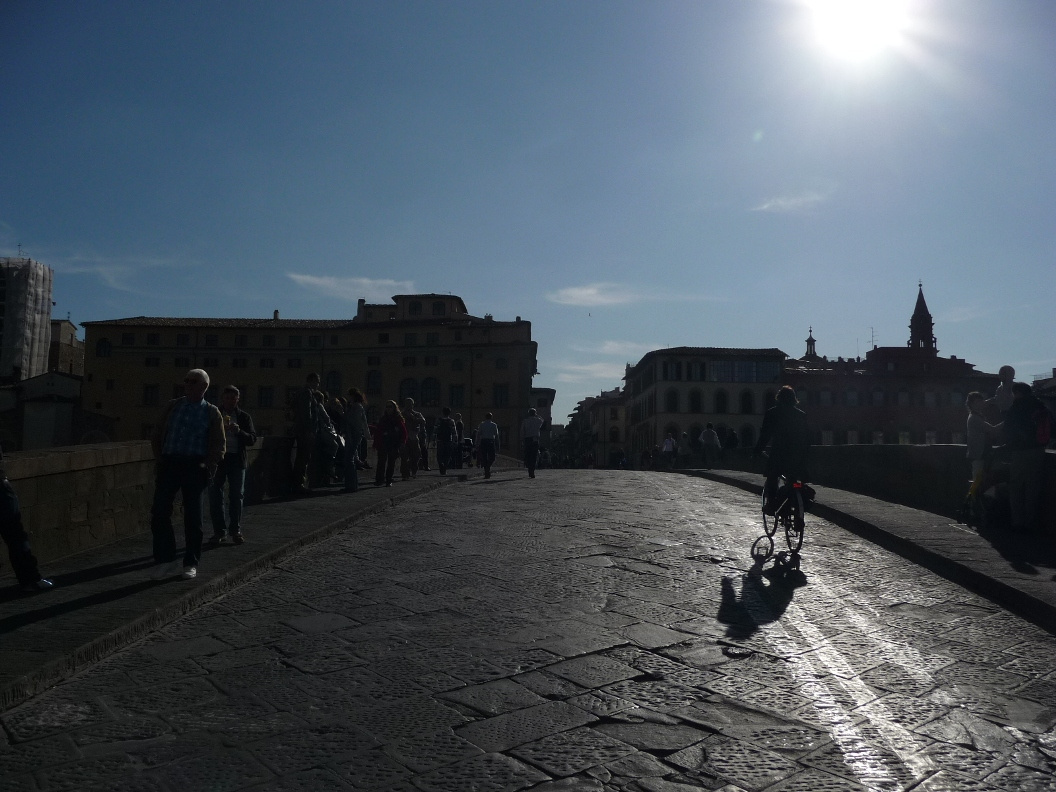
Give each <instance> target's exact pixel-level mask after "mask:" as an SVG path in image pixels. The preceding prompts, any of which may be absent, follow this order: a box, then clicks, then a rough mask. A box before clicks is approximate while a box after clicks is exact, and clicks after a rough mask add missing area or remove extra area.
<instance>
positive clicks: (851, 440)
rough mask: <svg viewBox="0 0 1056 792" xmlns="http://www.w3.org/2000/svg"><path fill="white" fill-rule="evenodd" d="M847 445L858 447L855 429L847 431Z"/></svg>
mask: <svg viewBox="0 0 1056 792" xmlns="http://www.w3.org/2000/svg"><path fill="white" fill-rule="evenodd" d="M847 444H848V445H858V430H857V429H848V430H847Z"/></svg>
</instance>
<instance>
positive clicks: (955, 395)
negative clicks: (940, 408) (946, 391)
mask: <svg viewBox="0 0 1056 792" xmlns="http://www.w3.org/2000/svg"><path fill="white" fill-rule="evenodd" d="M950 406H951V407H963V406H964V394H963V393H961V392H960V391H951V392H950Z"/></svg>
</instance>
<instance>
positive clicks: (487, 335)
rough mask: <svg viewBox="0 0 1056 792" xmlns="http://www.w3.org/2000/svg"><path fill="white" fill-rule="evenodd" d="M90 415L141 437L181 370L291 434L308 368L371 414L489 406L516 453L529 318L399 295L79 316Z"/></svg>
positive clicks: (531, 364)
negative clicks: (410, 405) (386, 407)
mask: <svg viewBox="0 0 1056 792" xmlns="http://www.w3.org/2000/svg"><path fill="white" fill-rule="evenodd" d="M83 327H84V328H85V382H84V394H83V403H84V407H85V409H87V410H91V411H93V412H95V413H101V414H103V415H107V416H110V417H112V418H113V419H114V420H115V421H117V429H116V430H115V433H116V435H117V436H115V437H114V438H112V439H114V440H132V439H142V438H145V437H149V436H150V434H151V433H152V432H153V428H154V424H155V422H156V420H157V418H158V415H159V413H160V411H161V409H162V407H163V406H164V404H165V402H166V401H167V400H169V399H172V398H174V397H177V396H181V395H182V394H183V384H182V383H183V375H184V374H185V373H186V371H187V370H188V369H191V368H203V369H205V370H206V371H208V372H209V376H210V378H211V380H212V385H211V388H210V391H209V393H208V394H207V398H210V399H215V398H216V397H217V395H218V394H219V392H220V390H221V389H222V388H223V387H224V386H225V385H228V384H233V385H236V386H237V387H238V388H239V389H240V390H241V392H242V404H243V406H244V407H245V408H246V409H247V410H248V411H249V412H251V413H252V414H253V418H254V421H255V422H256V425H257V428H258V431H259V432H260V433H261V434H280V435H281V434H288V433H289V427H288V425H287V423H288V422H287V411H286V407H287V404H288V401H289V399H290V397H291V396H292V394H293V392H294V391H296V390H297V389H298V388H301V387H303V386H304V383H305V379H306V378H307V375H308V374H309V373H311V372H315V373H318V374H319V376H320V377H321V379H322V384H321V388H322V390H324V391H326V392H327V393H328V394H330V395H331V396H337V395H342V396H344V395H346V394H347V392H348V389H349V388H350V387H353V386H355V387H358V388H359V389H360V390H362V391H363V392H364V393H365V394H366V397H367V401H368V417H370V418H371V419H373V418H375V417H376V416H377V415H379V414H380V410H381V407H382V405H383V404H384V402H385V401H387V400H389V399H393V400H395V401H397V402H398V403H399V404H400V406H401V408H402V406H403V401H404V399H406V398H408V397H410V398H413V399H414V400H415V403H416V404H417V406H418V409H419V410H421V412H422V413H423V414H424V415H425V416H426V417H427V419H430V420H433V419H435V418H436V417H438V416H439V414H440V408H441V407H444V406H449V407H451V409H452V410H453V411H454V412H459V413H461V414H462V418H463V421H464V422H465V424H466V427H467V431H468V430H469V429H470V428H475V427H476V426H477V425H478V424H479V423H480V422H481V421H482V420H483V419H484V414H485V413H487V412H491V413H493V414H494V416H495V417H494V420H495V422H496V423H497V424H498V425H499V428H500V432H501V446H502V450H503V451H504V452H507V453H515V454H519V453H520V437H519V431H518V430H519V426H520V420H521V419H522V418H523V417H524V415H525V414H526V413H527V411H528V407H529V406H531V404H530V399H531V389H532V377H533V376H534V375H535V373H536V355H537V344H536V342H534V341H533V340H532V329H531V323H530V322H527V321H524V320H522V319H521V318H520V317H517V318H516V319H515V320H514V321H512V322H508V321H495V320H494V319H493V318H492V317H491V316H490V315H485V316H484V317H476V316H471V315H470V314H469V313H468V311H467V309H466V305H465V303H464V302H463V301H462V299H461V298H460V297H456V296H453V295H441V294H410V295H397V296H395V297H394V298H393V302H392V303H391V304H388V303H386V304H368V303H367V302H366V301H364V300H360V301H359V304H358V308H357V312H356V316H355V318H353V319H334V320H315V319H282V318H280V317H279V312H278V311H276V312H275V314H274V316H273V317H272V318H271V319H200V318H194V319H191V318H167V317H133V318H129V319H115V320H108V321H100V322H85V323H84V324H83Z"/></svg>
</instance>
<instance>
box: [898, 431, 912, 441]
mask: <svg viewBox="0 0 1056 792" xmlns="http://www.w3.org/2000/svg"><path fill="white" fill-rule="evenodd" d="M910 442H911V440H910V436H909V432H908V431H906V430H905V429H903V430H902V431H900V432H899V433H898V444H899V445H910Z"/></svg>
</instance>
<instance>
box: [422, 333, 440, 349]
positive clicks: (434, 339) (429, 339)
mask: <svg viewBox="0 0 1056 792" xmlns="http://www.w3.org/2000/svg"><path fill="white" fill-rule="evenodd" d="M439 343H440V334H439V333H426V334H425V345H426V346H436V345H437V344H439Z"/></svg>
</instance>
